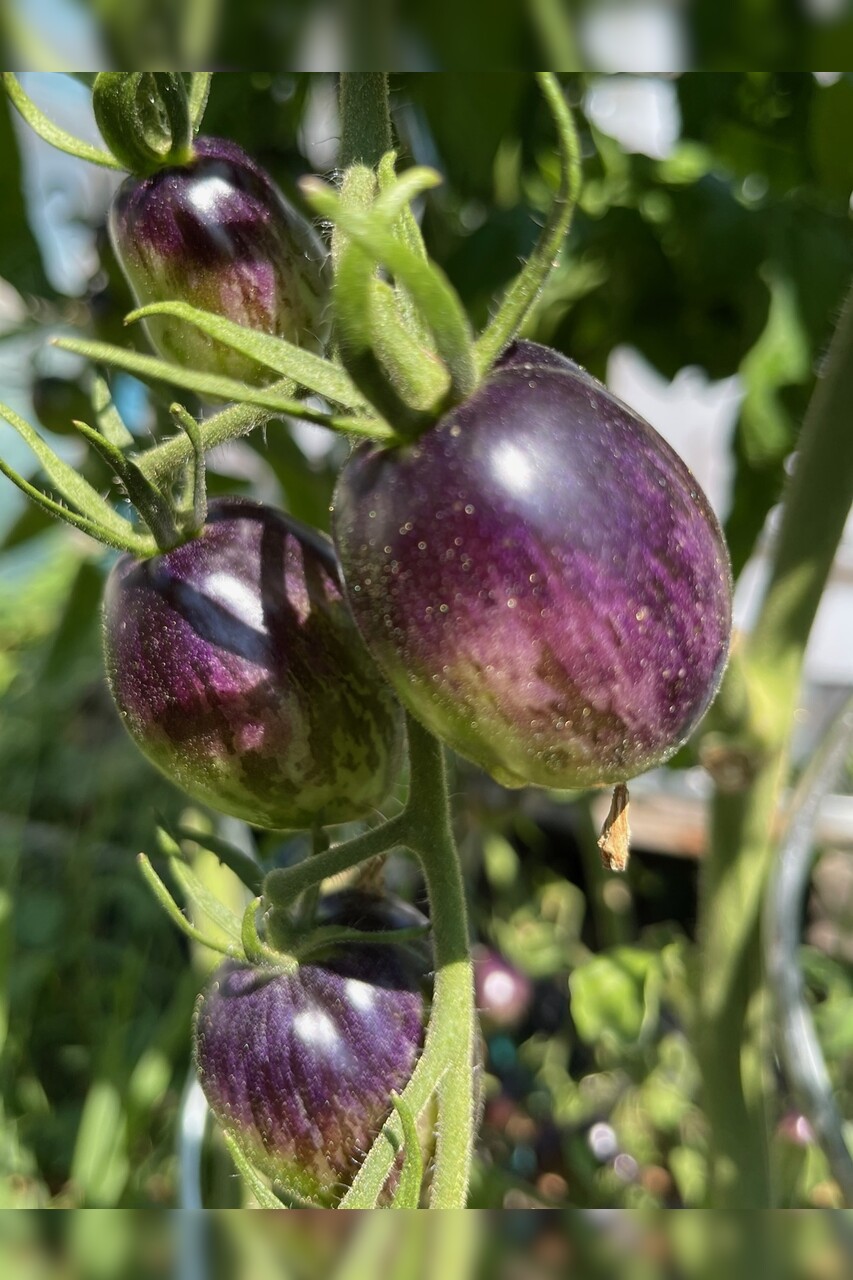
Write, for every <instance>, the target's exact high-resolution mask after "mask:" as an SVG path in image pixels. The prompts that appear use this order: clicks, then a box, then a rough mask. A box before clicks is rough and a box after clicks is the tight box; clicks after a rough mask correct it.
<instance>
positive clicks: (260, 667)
mask: <svg viewBox="0 0 853 1280" xmlns="http://www.w3.org/2000/svg"><path fill="white" fill-rule="evenodd" d="M104 644H105V653H106V667H107V676H108V680H109V684H110V689H111V690H112V694H113V697H114V699H115V702H116V705H117V707H118V709H119V712H120V714H121V717H122V719H123V721H124V723H125V725H126V727H127V729H128V730H129V732H130V734H131V736H132V737H133V738H134V739H135V741H136V742H137V744H138V745H139V747H140V748H141V749H142V751H143V752H144V754H145V755H146V756H147V757H148V758H149V760H151V761H152V762H153V763H154V764H156V765H157V766H158V767H159V768H160V769H162V770H163V772H164V773H166V774H167V775H168V776H169V777H170V778H171V779H172V780H173V781H174V782H176V783H177V784H178V786H180V787H183V789H184V790H185V791H186V792H188V794H189V795H191V796H193V797H194V798H195V799H197V800H201V801H204V802H205V803H206V804H209V805H211V806H212V807H213V808H215V809H221V810H222V811H223V812H224V813H229V814H232V815H234V816H235V817H238V818H243V819H245V820H246V821H247V822H252V823H255V824H256V825H257V826H261V827H280V828H307V827H310V826H312V825H314V824H315V823H320V824H323V825H325V824H327V823H335V822H345V821H349V820H351V819H353V818H357V817H360V816H364V815H366V814H368V813H370V812H372V811H373V810H374V809H375V808H376V806H377V805H378V804H380V803H381V802H382V800H383V799H384V798H385V796H386V795H387V793H388V791H389V790H390V788H391V787H392V786H393V783H394V780H395V777H396V775H397V771H398V768H399V765H400V758H401V753H402V723H401V721H402V715H401V712H400V709H399V707H398V706H397V703H396V702H395V699H394V697H393V694H392V693H391V691H390V689H389V688H388V686H387V684H386V683H385V681H384V680H383V679H382V676H381V675H380V673H379V671H378V669H377V668H376V666H375V665H374V663H373V660H372V658H371V657H370V655H369V653H368V652H367V650H366V648H365V646H364V644H363V642H362V640H361V638H360V636H359V634H358V631H357V630H356V628H355V626H354V624H353V621H352V618H351V616H350V612H349V610H348V608H347V606H346V603H345V601H344V599H343V594H342V588H341V583H340V578H339V571H338V565H337V563H336V560H335V555H334V551H333V549H332V546H331V543H330V542H329V540H328V539H327V538H326V537H324V536H323V535H322V534H320V533H317V532H316V531H315V530H313V529H309V528H308V527H307V526H304V525H302V524H300V523H298V522H297V521H295V520H292V519H291V518H290V517H289V516H285V515H283V514H281V513H280V512H278V511H274V510H272V509H270V508H269V507H264V506H261V505H260V504H257V503H252V502H246V501H220V502H216V503H212V504H211V508H210V514H209V517H208V522H207V524H206V525H205V528H204V530H203V531H202V533H201V534H200V536H199V537H197V538H195V539H193V540H192V541H190V542H187V543H184V544H183V545H182V546H180V547H177V548H175V550H173V551H169V552H167V553H166V554H164V555H159V556H155V557H153V558H152V559H150V560H143V561H138V560H135V559H134V558H133V557H131V556H127V555H125V556H122V557H121V559H120V560H119V561H118V562H117V563H116V565H115V567H114V568H113V570H112V572H111V574H110V577H109V580H108V582H107V587H106V595H105V601H104Z"/></svg>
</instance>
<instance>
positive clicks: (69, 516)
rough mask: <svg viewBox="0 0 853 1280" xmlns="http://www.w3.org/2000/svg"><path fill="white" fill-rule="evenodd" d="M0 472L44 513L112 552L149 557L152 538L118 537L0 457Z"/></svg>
mask: <svg viewBox="0 0 853 1280" xmlns="http://www.w3.org/2000/svg"><path fill="white" fill-rule="evenodd" d="M0 471H2V473H3V475H4V476H7V477H8V479H9V480H11V481H12V483H13V484H16V485H17V486H18V488H19V489H20V490H21V493H24V494H26V496H27V497H28V498H29V499H30V500H31V501H32V502H35V503H37V504H38V506H39V507H41V509H42V510H43V511H46V512H47V514H48V515H50V516H54V517H55V518H56V519H57V520H62V521H64V523H65V524H70V525H72V526H73V527H74V528H75V529H79V530H80V531H81V532H82V533H87V534H88V535H89V537H90V538H94V539H95V540H96V541H97V542H102V543H103V544H104V546H107V547H112V548H113V549H114V550H115V551H129V552H130V553H131V554H132V555H137V556H150V555H152V554H153V553H154V552H155V551H156V550H157V547H156V544H155V543H154V540H153V538H145V537H143V536H141V535H140V534H138V533H136V532H134V531H133V530H132V529H131V530H130V532H129V533H127V534H125V535H123V536H122V537H121V538H118V537H116V535H115V534H114V533H112V532H111V531H110V530H109V529H107V528H106V526H105V525H101V524H98V523H97V521H95V520H89V519H88V518H87V517H86V516H81V515H78V514H77V512H76V511H72V510H71V508H70V507H66V506H63V504H62V503H61V502H57V501H56V499H55V498H51V497H50V495H49V494H47V493H43V492H42V491H41V489H37V488H36V486H35V485H33V484H30V482H29V480H25V479H24V477H23V476H21V475H19V474H18V472H17V471H14V470H13V469H12V468H11V467H10V466H9V465H8V463H6V462H4V461H3V459H2V458H0ZM128 529H130V525H128Z"/></svg>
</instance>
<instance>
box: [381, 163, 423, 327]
mask: <svg viewBox="0 0 853 1280" xmlns="http://www.w3.org/2000/svg"><path fill="white" fill-rule="evenodd" d="M395 160H396V155H395V153H394V152H393V151H388V152H386V154H385V155H384V156H383V157H382V159H381V160H380V162H379V168H378V171H377V172H378V177H379V189H380V191H387V190H388V188H389V187H390V186H392V185H393V183H395V182H396V181H397V174H396V171H395V169H394V163H395ZM392 230H393V233H394V235H395V236H396V237H397V239H398V240H399V241H400V242H401V243H402V244H405V245H407V246H408V247H409V248H410V249H411V250H412V252H413V253H416V254H417V255H418V257H419V258H422V259H423V260H424V261H426V259H427V251H426V245H425V244H424V239H423V236H422V235H421V229H420V227H419V226H418V220H417V218H416V217H415V214H414V211H413V209H412V206H411V205H410V204H406V205H404V206H403V208H402V209H401V210H400V213H399V215H398V216H397V219H396V221H395V222H394V224H393V227H392ZM394 293H395V295H396V298H397V310H398V312H399V314H400V317H401V319H402V321H403V323H404V325H405V327H406V329H407V330H408V331H409V333H410V334H411V335H412V336H413V337H414V338H415V339H416V340H417V341H418V342H419V343H421V344H422V345H424V346H426V345H429V344H430V342H431V338H430V333H429V329H428V328H427V326H426V325H425V324H424V323H423V321H422V320H421V317H420V315H419V313H418V309H417V307H416V306H415V304H414V302H413V300H412V295H411V294H410V293H409V291H408V289H407V288H406V287H405V286H404V285H401V284H399V283H398V284H396V285H395V287H394Z"/></svg>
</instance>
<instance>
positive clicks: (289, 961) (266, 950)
mask: <svg viewBox="0 0 853 1280" xmlns="http://www.w3.org/2000/svg"><path fill="white" fill-rule="evenodd" d="M265 905H266V904H265V902H264V899H263V898H262V897H258V898H253V899H252V901H251V902H250V903H249V905H248V906H247V907H246V910H245V911H244V912H243V920H242V924H241V926H240V941H241V944H242V947H243V952H244V954H245V956H246V959H247V960H248V961H249V963H250V964H266V965H271V966H272V967H273V968H275V969H278V970H280V971H281V972H282V973H284V972H286V971H287V970H290V969H294V968H295V967H296V961H295V960H294V957H293V956H288V955H285V954H284V953H283V952H279V951H275V950H274V949H273V948H272V947H270V946H267V944H266V943H265V942H264V940H263V938H262V937H261V935H260V933H259V932H258V912H259V911H260V909H261V908H262V907H264V906H265Z"/></svg>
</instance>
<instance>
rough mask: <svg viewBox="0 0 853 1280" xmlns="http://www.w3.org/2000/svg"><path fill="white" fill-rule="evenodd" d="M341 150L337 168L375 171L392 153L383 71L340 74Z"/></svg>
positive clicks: (385, 76)
mask: <svg viewBox="0 0 853 1280" xmlns="http://www.w3.org/2000/svg"><path fill="white" fill-rule="evenodd" d="M340 111H341V150H340V156H339V158H338V166H339V168H341V169H348V168H349V167H350V165H354V164H363V165H367V167H368V168H370V169H375V168H376V166H377V165H378V164H379V161H380V160H381V159H382V157H383V156H384V155H385V152H386V151H390V150H391V145H392V144H391V118H390V116H389V114H388V75H387V73H386V72H385V71H344V72H342V73H341V90H340Z"/></svg>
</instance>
